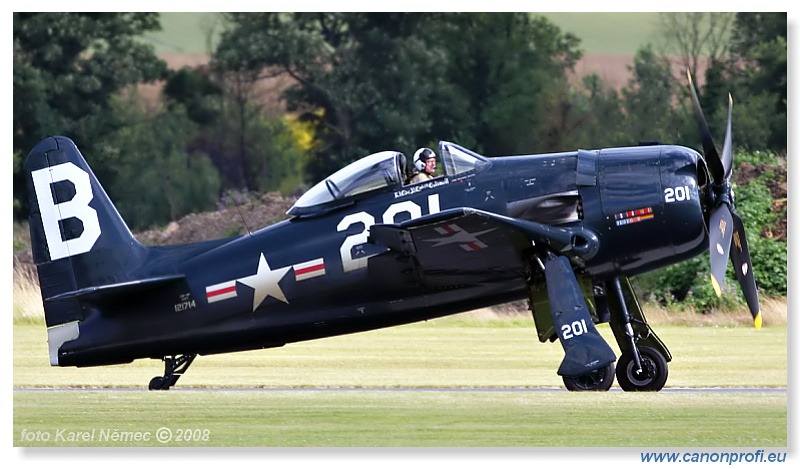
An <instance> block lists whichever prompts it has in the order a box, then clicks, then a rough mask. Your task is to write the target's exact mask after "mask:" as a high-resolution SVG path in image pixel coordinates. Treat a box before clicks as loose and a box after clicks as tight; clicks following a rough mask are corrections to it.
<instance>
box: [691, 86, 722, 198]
mask: <svg viewBox="0 0 800 469" xmlns="http://www.w3.org/2000/svg"><path fill="white" fill-rule="evenodd" d="M686 76H687V77H688V78H689V87H690V88H691V89H692V102H693V104H694V117H695V119H696V120H697V126H698V127H699V128H700V139H701V140H702V142H703V155H704V156H705V157H706V164H707V165H708V169H709V171H711V176H712V177H713V178H714V182H716V183H717V184H720V183H722V182H723V181H725V167H724V165H723V163H722V160H721V159H720V157H719V153H718V152H717V147H716V146H715V145H714V138H713V137H712V136H711V130H709V128H708V122H706V117H705V115H703V109H702V108H701V107H700V98H698V97H697V90H695V88H694V82H693V81H692V74H691V73H690V72H686ZM730 121H731V120H730V118H728V125H729V127H728V128H730ZM729 135H730V133H729Z"/></svg>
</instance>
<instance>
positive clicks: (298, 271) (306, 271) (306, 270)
mask: <svg viewBox="0 0 800 469" xmlns="http://www.w3.org/2000/svg"><path fill="white" fill-rule="evenodd" d="M318 270H325V264H324V263H322V264H317V265H312V266H311V267H304V268H302V269H296V270H295V271H294V273H295V275H303V274H310V273H311V272H316V271H318Z"/></svg>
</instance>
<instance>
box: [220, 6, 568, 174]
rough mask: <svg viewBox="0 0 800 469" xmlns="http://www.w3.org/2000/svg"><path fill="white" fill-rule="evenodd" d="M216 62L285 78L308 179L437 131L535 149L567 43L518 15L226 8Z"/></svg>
mask: <svg viewBox="0 0 800 469" xmlns="http://www.w3.org/2000/svg"><path fill="white" fill-rule="evenodd" d="M228 18H229V23H228V27H227V29H226V30H225V31H224V32H223V34H222V37H221V40H220V44H219V47H218V48H217V50H216V51H215V54H214V63H215V64H217V67H219V69H224V70H234V69H237V70H248V71H252V72H257V73H259V74H260V75H258V76H259V77H268V76H272V75H274V74H277V73H280V74H285V75H287V76H289V77H291V79H292V80H293V81H292V85H291V86H289V88H288V89H287V90H286V92H285V93H284V98H285V101H286V105H287V108H288V109H289V110H290V111H293V112H296V113H298V115H299V116H300V119H301V120H302V121H305V122H308V123H311V124H312V125H313V126H314V135H315V136H316V138H317V139H318V142H319V144H318V145H316V146H315V150H314V151H313V154H312V159H311V163H310V165H309V167H308V172H309V175H310V177H311V179H313V180H318V179H320V178H322V177H324V176H326V175H328V174H330V173H331V172H332V171H334V170H336V169H338V168H340V167H341V166H343V165H344V164H346V163H348V162H350V161H353V160H355V159H357V158H359V157H361V156H364V155H365V154H367V153H370V152H373V151H378V150H384V149H395V150H400V151H403V152H407V153H412V152H413V151H414V150H415V149H416V148H417V147H419V146H422V145H433V144H435V142H436V141H437V140H438V139H450V140H456V141H459V142H460V143H462V144H465V145H467V146H472V147H474V148H476V149H477V150H479V151H481V150H485V151H487V152H489V153H492V154H502V153H510V152H519V151H524V152H533V151H535V150H536V149H537V148H541V147H543V146H544V145H545V144H546V143H548V142H547V141H544V140H543V138H542V137H547V134H546V133H545V132H541V131H539V129H541V128H542V127H543V126H544V123H545V121H546V120H547V119H548V118H549V117H548V105H550V103H552V102H553V101H554V100H555V99H556V98H557V97H558V96H559V94H558V93H559V91H560V89H562V88H563V87H565V86H566V85H565V84H566V78H565V71H564V70H565V68H569V67H571V66H572V65H573V64H574V62H575V60H577V58H578V57H579V52H578V51H577V48H576V47H577V42H578V41H577V39H576V38H575V37H573V36H571V35H563V34H561V33H560V31H559V30H558V28H556V27H555V26H554V25H552V23H549V22H548V21H547V20H546V19H544V18H540V17H532V16H530V15H528V14H506V13H503V14H444V13H442V14H425V15H421V14H406V13H297V14H289V13H266V14H258V15H253V14H247V15H244V14H242V15H238V14H234V15H229V16H228Z"/></svg>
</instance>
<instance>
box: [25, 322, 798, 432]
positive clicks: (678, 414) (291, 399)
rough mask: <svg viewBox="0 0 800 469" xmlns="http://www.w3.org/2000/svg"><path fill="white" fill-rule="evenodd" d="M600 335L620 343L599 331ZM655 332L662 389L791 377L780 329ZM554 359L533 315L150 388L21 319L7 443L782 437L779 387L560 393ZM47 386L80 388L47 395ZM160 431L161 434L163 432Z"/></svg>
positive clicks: (411, 328) (424, 328) (311, 349)
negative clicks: (67, 355) (85, 364)
mask: <svg viewBox="0 0 800 469" xmlns="http://www.w3.org/2000/svg"><path fill="white" fill-rule="evenodd" d="M599 329H600V331H601V333H602V334H603V335H604V336H605V337H606V338H607V340H609V343H611V344H615V342H614V341H613V339H612V337H611V333H610V330H609V329H608V327H607V325H601V326H599ZM655 329H656V331H657V333H658V334H659V335H660V336H661V338H662V339H663V340H664V341H665V342H666V343H667V345H668V347H669V348H670V350H671V351H672V354H673V356H674V359H673V361H672V362H671V363H670V378H669V381H668V382H667V387H668V388H670V387H671V388H687V387H688V388H692V387H702V388H735V387H766V388H785V387H786V386H787V353H786V352H787V343H786V340H787V334H786V326H783V325H779V326H772V327H765V328H764V329H762V330H760V331H756V330H753V329H752V328H749V327H743V326H736V327H709V326H705V327H687V326H672V325H662V326H656V327H655ZM612 346H613V345H612ZM562 354H563V351H562V349H561V347H560V345H559V344H558V343H546V344H541V343H539V342H538V340H537V339H536V336H535V331H534V329H533V325H532V322H531V321H530V320H529V318H522V317H515V318H511V319H497V320H471V319H468V318H467V319H464V318H463V317H462V318H459V317H454V318H445V319H442V320H438V321H431V322H428V323H422V324H413V325H408V326H402V327H397V328H391V329H384V330H378V331H372V332H366V333H361V334H354V335H349V336H341V337H334V338H329V339H322V340H318V341H312V342H307V343H298V344H289V345H287V346H285V347H283V348H279V349H267V350H259V351H252V352H243V353H234V354H226V355H216V356H201V357H198V358H197V360H195V363H194V364H193V365H192V367H191V368H190V369H189V371H188V373H187V374H186V375H185V376H184V377H182V378H181V379H180V381H179V382H178V385H177V386H176V387H174V388H173V389H172V390H170V391H166V392H150V391H147V390H146V387H147V383H148V381H149V380H150V378H151V377H153V376H155V375H156V374H160V373H161V372H162V371H163V368H162V364H161V362H159V361H155V360H138V361H135V362H133V363H131V364H128V365H120V366H111V367H99V368H83V369H78V368H54V367H50V366H49V360H48V357H47V345H46V333H45V328H44V325H42V324H21V323H17V324H15V326H14V386H15V390H14V393H13V396H14V419H13V420H14V428H13V432H14V438H13V441H14V445H15V446H101V447H104V446H148V447H160V446H179V447H186V446H214V447H220V446H256V447H262V446H266V447H309V446H310V447H512V446H518V447H590V448H608V447H612V448H635V447H759V448H761V447H786V446H787V393H786V392H767V393H752V392H727V393H726V392H722V391H708V392H691V393H687V392H662V393H652V394H631V393H623V392H619V388H617V386H616V383H615V386H614V388H612V392H608V393H568V392H563V391H560V390H553V389H552V388H563V385H562V383H561V379H560V378H559V377H558V376H557V375H556V373H555V370H556V369H557V368H558V365H559V363H560V361H561V358H562ZM54 387H70V388H86V389H77V390H69V391H58V390H47V389H46V388H54ZM30 388H45V389H44V390H41V389H36V390H34V389H30ZM102 388H120V389H118V390H116V391H108V390H104V389H102ZM242 388H247V389H242ZM250 388H265V389H264V390H259V389H256V390H251V389H250ZM337 388H338V389H337ZM358 388H366V389H365V390H359V389H358ZM387 388H406V389H405V390H392V389H387ZM437 388H445V389H437ZM529 388H530V389H529ZM536 388H539V389H536ZM164 428H166V429H167V430H168V431H169V432H170V435H171V436H170V438H169V439H166V438H162V440H163V441H161V440H158V439H157V438H156V436H157V433H158V432H162V433H163V432H164V430H163V429H164ZM37 431H38V432H39V433H38V436H37V434H36V433H35V432H37ZM59 432H60V433H59ZM45 435H47V436H48V438H49V439H48V440H47V441H44V438H45ZM70 438H72V439H71V440H70ZM81 438H83V439H81Z"/></svg>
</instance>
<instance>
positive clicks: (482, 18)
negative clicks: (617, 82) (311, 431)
mask: <svg viewBox="0 0 800 469" xmlns="http://www.w3.org/2000/svg"><path fill="white" fill-rule="evenodd" d="M434 31H436V33H435V34H434V35H433V38H434V39H435V40H436V42H435V43H434V45H435V46H437V47H438V48H440V49H441V50H442V51H443V53H442V56H443V57H444V62H443V63H442V64H441V65H440V67H442V68H443V69H444V70H446V76H445V79H444V80H445V81H444V82H443V83H442V88H441V89H439V90H438V94H439V95H441V94H444V95H445V96H447V94H448V93H450V91H449V88H451V87H452V88H454V89H455V91H454V92H455V93H456V94H457V95H456V96H455V97H451V99H450V100H447V99H442V100H441V101H442V102H443V103H445V104H446V105H447V106H446V107H441V108H440V110H439V112H440V114H439V116H440V117H439V119H441V120H443V121H445V122H450V126H449V128H448V127H447V126H443V125H439V126H437V130H438V131H439V132H440V133H439V135H438V136H439V137H440V138H441V137H442V135H448V134H455V135H458V134H466V135H467V136H469V138H471V140H472V142H462V143H465V144H467V145H469V146H473V147H474V148H475V149H476V150H478V151H481V152H485V153H487V154H494V155H501V154H512V153H533V152H535V151H539V150H548V151H549V150H552V149H553V148H554V147H557V146H559V145H561V144H562V143H563V139H562V138H561V136H560V135H555V134H554V131H553V129H554V128H555V127H553V126H551V122H552V118H553V115H554V114H555V113H554V112H553V111H554V110H555V109H556V108H557V107H558V106H560V105H561V104H562V103H564V100H563V99H561V98H563V92H564V90H566V88H567V79H566V72H567V70H569V69H571V68H572V67H573V66H574V64H575V62H576V61H577V60H578V58H580V52H579V51H578V50H577V45H578V39H577V38H576V37H575V36H572V35H571V34H562V33H561V31H560V30H559V29H558V27H556V26H555V25H554V24H552V23H551V22H549V21H548V20H547V19H546V18H544V17H538V16H531V15H528V14H522V13H481V14H474V13H456V14H448V15H443V16H442V17H440V18H439V24H437V26H436V28H435V29H434ZM453 98H454V99H453ZM439 119H435V122H436V121H438V120H439ZM434 137H435V136H434Z"/></svg>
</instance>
